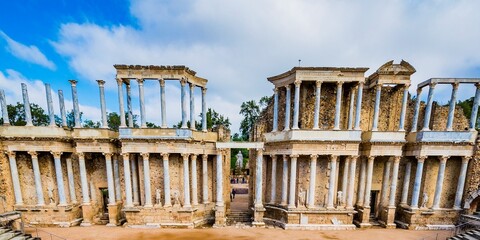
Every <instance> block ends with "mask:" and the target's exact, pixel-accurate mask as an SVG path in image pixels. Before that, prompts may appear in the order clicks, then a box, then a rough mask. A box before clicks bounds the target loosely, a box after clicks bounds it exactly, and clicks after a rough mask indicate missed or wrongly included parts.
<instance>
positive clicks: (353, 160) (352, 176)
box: [347, 156, 358, 209]
mask: <svg viewBox="0 0 480 240" xmlns="http://www.w3.org/2000/svg"><path fill="white" fill-rule="evenodd" d="M357 158H358V157H357V156H350V173H349V174H348V177H349V180H348V182H349V183H350V184H348V193H347V209H353V194H354V191H355V189H354V188H355V185H354V184H355V171H356V168H357Z"/></svg>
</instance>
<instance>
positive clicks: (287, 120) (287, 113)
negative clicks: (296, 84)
mask: <svg viewBox="0 0 480 240" xmlns="http://www.w3.org/2000/svg"><path fill="white" fill-rule="evenodd" d="M285 89H286V93H285V127H284V128H283V131H288V130H290V98H291V97H290V94H291V91H290V85H286V86H285Z"/></svg>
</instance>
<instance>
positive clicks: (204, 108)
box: [202, 87, 207, 132]
mask: <svg viewBox="0 0 480 240" xmlns="http://www.w3.org/2000/svg"><path fill="white" fill-rule="evenodd" d="M206 95H207V88H205V87H202V132H207V96H206Z"/></svg>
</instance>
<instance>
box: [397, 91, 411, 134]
mask: <svg viewBox="0 0 480 240" xmlns="http://www.w3.org/2000/svg"><path fill="white" fill-rule="evenodd" d="M409 87H410V84H405V85H404V86H403V98H402V111H401V112H400V123H399V124H398V131H405V115H406V114H407V104H408V88H409Z"/></svg>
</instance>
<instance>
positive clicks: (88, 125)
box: [83, 119, 102, 128]
mask: <svg viewBox="0 0 480 240" xmlns="http://www.w3.org/2000/svg"><path fill="white" fill-rule="evenodd" d="M101 125H102V124H101V123H100V122H98V121H97V122H94V121H92V120H88V119H87V120H85V121H84V122H83V127H84V128H100V126H101Z"/></svg>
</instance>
